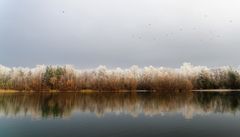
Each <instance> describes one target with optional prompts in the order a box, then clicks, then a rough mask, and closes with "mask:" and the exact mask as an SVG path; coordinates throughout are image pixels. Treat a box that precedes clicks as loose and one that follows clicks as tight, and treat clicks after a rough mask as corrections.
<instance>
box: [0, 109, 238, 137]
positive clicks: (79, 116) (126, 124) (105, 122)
mask: <svg viewBox="0 0 240 137" xmlns="http://www.w3.org/2000/svg"><path fill="white" fill-rule="evenodd" d="M239 118H240V117H239V116H233V115H228V114H210V115H207V116H205V117H202V116H195V117H194V118H193V119H191V120H190V119H185V118H183V117H182V116H181V115H179V114H170V115H165V116H160V115H156V116H153V117H148V116H145V115H143V114H140V115H138V117H132V116H130V115H124V114H120V115H115V114H113V113H108V114H106V115H104V116H103V117H101V118H99V117H96V115H95V114H94V113H73V115H72V116H71V117H69V118H66V119H61V118H55V119H32V118H31V117H22V118H6V117H2V118H0V121H1V124H0V136H8V137H9V136H11V137H26V136H34V137H43V136H44V137H53V136H58V137H66V136H96V137H106V136H129V137H130V136H140V137H145V136H146V137H149V136H172V137H175V136H182V137H185V136H199V137H201V136H206V135H207V136H228V135H229V134H231V136H233V137H238V136H239V134H240V133H239V120H240V119H239Z"/></svg>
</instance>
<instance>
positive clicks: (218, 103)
mask: <svg viewBox="0 0 240 137" xmlns="http://www.w3.org/2000/svg"><path fill="white" fill-rule="evenodd" d="M239 104H240V94H238V93H189V92H187V93H185V92H183V93H175V92H172V93H76V92H72V93H14V94H0V112H1V113H2V114H3V115H13V116H15V115H21V114H22V115H28V114H29V115H32V116H34V117H65V116H69V115H70V114H71V113H72V112H73V111H80V112H91V113H95V114H96V115H98V116H102V115H104V114H105V113H108V112H114V113H127V114H131V115H132V116H137V115H138V114H140V113H144V114H145V115H149V116H151V115H156V114H164V113H167V112H173V113H181V114H183V115H184V116H185V117H186V118H191V117H192V116H193V115H194V114H205V113H233V114H234V113H236V112H238V111H239V110H240V107H239V106H240V105H239Z"/></svg>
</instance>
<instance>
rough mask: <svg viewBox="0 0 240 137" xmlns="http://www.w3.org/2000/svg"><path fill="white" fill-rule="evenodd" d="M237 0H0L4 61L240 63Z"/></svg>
mask: <svg viewBox="0 0 240 137" xmlns="http://www.w3.org/2000/svg"><path fill="white" fill-rule="evenodd" d="M239 7H240V1H239V0H0V64H3V65H6V66H25V67H26V66H29V67H32V66H35V65H37V64H60V65H61V64H73V65H75V66H77V67H80V68H92V67H96V66H98V65H106V66H109V67H117V66H119V67H129V66H131V65H134V64H135V65H139V66H148V65H153V66H167V67H178V66H180V65H181V64H182V63H183V62H191V63H192V64H194V65H207V66H222V65H232V66H238V65H240V62H239V61H238V59H239V58H240V54H239V51H240V38H239V36H240V25H239V24H240V14H239V13H240V8H239Z"/></svg>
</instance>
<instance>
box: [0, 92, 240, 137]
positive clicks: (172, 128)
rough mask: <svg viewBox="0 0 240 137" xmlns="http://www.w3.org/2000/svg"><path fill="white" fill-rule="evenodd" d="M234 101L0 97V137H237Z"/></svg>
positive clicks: (168, 96)
mask: <svg viewBox="0 0 240 137" xmlns="http://www.w3.org/2000/svg"><path fill="white" fill-rule="evenodd" d="M239 100H240V96H239V93H237V92H235V93H158V94H156V93H138V94H132V93H90V94H89V93H75V92H72V93H44V94H41V93H13V94H9V93H8V94H0V112H1V115H2V116H1V117H0V122H1V124H0V136H1V137H2V136H3V137H5V136H6V137H26V136H34V137H55V136H56V137H66V136H71V137H75V136H76V137H79V136H88V137H111V136H120V137H121V136H124V137H126V136H127V137H128V136H129V137H132V136H139V137H150V136H166V137H176V136H180V137H186V136H199V137H206V136H219V137H221V136H229V135H230V134H231V136H232V137H238V136H239V134H240V132H239V120H240V116H239V109H240V108H239V103H238V102H239ZM24 112H25V113H26V115H24Z"/></svg>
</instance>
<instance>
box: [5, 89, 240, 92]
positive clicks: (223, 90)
mask: <svg viewBox="0 0 240 137" xmlns="http://www.w3.org/2000/svg"><path fill="white" fill-rule="evenodd" d="M59 92H81V93H126V92H129V93H130V92H133V93H157V92H168V91H154V90H119V91H97V90H80V91H59V90H49V91H24V90H22V91H20V90H12V89H6V90H5V89H0V93H59ZM172 92H240V89H194V90H189V91H172Z"/></svg>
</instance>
